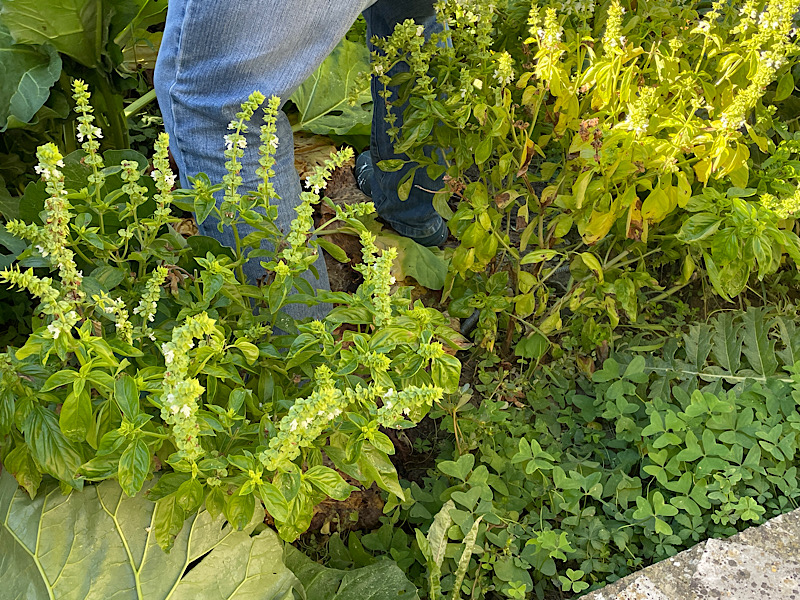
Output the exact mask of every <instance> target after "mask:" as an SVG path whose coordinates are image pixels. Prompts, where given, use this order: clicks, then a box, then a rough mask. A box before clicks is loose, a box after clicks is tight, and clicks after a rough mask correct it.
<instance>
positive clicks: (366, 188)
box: [354, 151, 448, 247]
mask: <svg viewBox="0 0 800 600" xmlns="http://www.w3.org/2000/svg"><path fill="white" fill-rule="evenodd" d="M354 171H355V177H356V185H357V186H358V189H359V190H361V192H362V193H363V194H364V195H365V196H369V197H370V198H372V177H373V174H374V172H375V167H374V165H373V164H372V155H371V154H370V153H369V151H367V152H362V153H361V154H359V155H358V156H357V157H356V166H355V169H354ZM436 218H437V219H438V224H437V227H436V231H435V232H434V233H432V234H430V235H428V236H425V237H421V238H420V237H413V236H410V235H407V236H404V237H407V238H410V239H412V240H414V241H415V242H417V243H418V244H419V245H420V246H427V247H432V246H441V245H442V244H444V243H445V241H446V240H447V235H448V231H447V223H446V222H445V220H444V219H442V217H440V216H439V215H436ZM389 225H391V223H389ZM401 235H403V234H401Z"/></svg>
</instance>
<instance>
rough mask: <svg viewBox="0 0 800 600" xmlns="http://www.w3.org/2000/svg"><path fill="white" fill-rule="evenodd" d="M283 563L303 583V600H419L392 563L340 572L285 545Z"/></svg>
mask: <svg viewBox="0 0 800 600" xmlns="http://www.w3.org/2000/svg"><path fill="white" fill-rule="evenodd" d="M284 561H285V563H286V566H287V567H289V568H290V569H291V570H292V571H293V572H294V574H295V575H296V576H297V578H298V579H299V580H300V581H302V582H303V588H304V590H305V598H306V600H419V596H418V595H417V590H416V588H415V587H414V585H413V584H412V583H411V582H410V581H409V580H408V578H407V577H406V576H405V575H404V574H403V571H402V570H401V569H400V567H398V566H397V564H395V563H394V562H393V561H391V560H383V561H380V562H376V563H374V564H371V565H368V566H366V567H361V568H360V569H352V570H347V571H340V570H338V569H329V568H327V567H324V566H322V565H321V564H319V563H317V562H314V561H313V560H311V559H310V558H308V557H307V556H306V555H305V554H303V553H302V552H300V551H299V550H297V549H296V548H295V547H294V546H290V545H288V544H287V545H286V548H285V553H284Z"/></svg>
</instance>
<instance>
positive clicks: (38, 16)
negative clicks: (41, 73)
mask: <svg viewBox="0 0 800 600" xmlns="http://www.w3.org/2000/svg"><path fill="white" fill-rule="evenodd" d="M0 8H2V10H0V19H2V21H3V23H4V24H5V25H6V27H8V29H9V31H10V32H11V35H12V36H13V37H14V41H15V42H16V43H18V44H50V45H51V46H53V47H54V48H55V49H56V50H58V51H59V52H62V53H63V54H66V55H67V56H71V57H72V58H74V59H75V60H77V61H78V62H79V63H81V64H83V65H86V66H87V67H92V68H93V67H97V66H98V64H99V61H100V52H101V50H102V47H103V27H104V25H103V22H104V19H105V15H103V14H102V10H103V5H102V2H100V1H99V0H48V1H47V2H42V0H3V1H2V2H0ZM98 13H99V14H98ZM98 17H99V18H98Z"/></svg>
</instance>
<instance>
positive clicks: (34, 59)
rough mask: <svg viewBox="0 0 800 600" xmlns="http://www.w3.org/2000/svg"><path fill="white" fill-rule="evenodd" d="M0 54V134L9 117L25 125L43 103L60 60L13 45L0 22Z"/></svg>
mask: <svg viewBox="0 0 800 600" xmlns="http://www.w3.org/2000/svg"><path fill="white" fill-rule="evenodd" d="M0 52H2V54H3V60H2V61H0V131H5V130H6V127H7V126H8V119H9V117H14V118H15V119H17V120H18V121H22V122H23V123H27V122H28V121H30V120H31V119H32V118H33V116H34V115H35V114H36V111H37V110H39V109H40V108H41V107H42V105H43V104H44V103H45V102H46V101H47V99H48V98H49V97H50V86H52V85H53V84H54V83H55V82H56V80H57V79H58V77H59V75H60V74H61V58H60V57H59V56H58V54H57V53H56V52H55V51H54V50H53V49H52V48H50V47H33V46H25V45H22V44H15V43H14V40H13V38H12V37H11V34H10V33H9V31H8V29H7V28H6V27H5V25H3V24H2V23H0ZM6 216H8V215H6Z"/></svg>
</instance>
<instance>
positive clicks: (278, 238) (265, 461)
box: [0, 81, 465, 548]
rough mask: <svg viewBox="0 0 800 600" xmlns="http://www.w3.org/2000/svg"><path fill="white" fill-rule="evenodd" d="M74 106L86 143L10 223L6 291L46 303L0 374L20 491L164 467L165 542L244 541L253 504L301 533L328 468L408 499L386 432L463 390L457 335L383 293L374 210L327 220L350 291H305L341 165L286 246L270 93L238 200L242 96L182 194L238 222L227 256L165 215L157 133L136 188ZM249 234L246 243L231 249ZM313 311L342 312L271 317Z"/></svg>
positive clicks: (83, 104)
mask: <svg viewBox="0 0 800 600" xmlns="http://www.w3.org/2000/svg"><path fill="white" fill-rule="evenodd" d="M75 100H76V104H77V107H78V111H79V113H80V114H79V116H78V122H79V125H78V132H79V136H80V137H81V139H82V141H83V150H82V151H78V152H77V153H75V154H72V155H68V156H66V157H62V156H61V154H60V153H59V152H58V150H57V149H56V147H55V146H54V145H52V144H48V145H46V146H43V147H42V148H40V151H39V158H40V164H39V165H38V167H37V172H38V173H39V174H41V175H42V177H43V179H44V182H45V187H46V189H45V190H44V192H45V196H46V197H45V198H44V213H43V221H42V224H41V225H39V224H37V223H36V222H35V221H34V222H23V221H21V220H14V221H10V222H9V223H8V224H7V230H8V231H9V232H10V233H12V234H14V235H16V236H18V237H20V238H22V239H25V240H27V241H28V242H29V243H30V245H29V247H28V248H27V249H26V250H25V251H23V252H22V253H21V254H20V255H19V257H18V259H19V262H18V263H16V264H15V265H14V266H13V267H11V268H9V269H6V270H4V271H3V272H2V274H1V275H0V278H2V279H3V280H4V281H6V282H8V283H9V284H11V285H14V286H17V287H20V288H23V289H25V290H27V291H28V292H30V293H31V294H32V295H33V296H34V297H35V298H36V299H37V300H38V301H39V303H40V304H39V306H38V308H37V314H38V315H39V316H38V317H37V319H36V321H35V324H34V325H35V327H34V331H33V333H32V334H31V335H30V336H29V337H28V339H27V341H26V342H25V344H24V345H23V346H22V347H21V348H19V349H16V350H14V351H12V352H10V353H9V354H7V355H3V357H2V362H1V363H0V364H2V387H0V390H2V399H1V401H0V435H2V436H3V437H2V438H0V442H2V458H3V463H4V465H5V466H6V468H7V469H8V470H9V471H10V472H12V473H13V474H14V475H15V477H16V478H17V481H18V482H19V483H20V484H21V485H22V486H23V487H24V488H25V489H26V490H27V491H28V492H29V494H30V495H31V497H34V496H35V494H36V492H37V489H38V487H39V485H40V483H41V481H42V476H43V475H44V474H46V475H50V476H52V477H54V478H56V479H58V480H59V481H60V482H61V483H62V484H63V485H64V486H68V487H72V488H75V489H81V488H82V487H83V485H84V483H85V482H86V481H103V480H106V479H112V478H113V479H116V480H117V481H118V482H119V484H120V486H121V487H122V489H123V490H124V492H125V494H126V495H128V496H136V495H137V494H139V493H140V491H141V490H142V488H143V486H144V484H145V482H146V481H147V480H148V479H150V477H151V476H152V473H153V472H154V471H155V470H156V469H157V468H162V469H165V470H167V472H166V473H165V474H164V475H163V476H162V477H161V478H160V479H159V482H158V484H157V485H156V486H154V487H152V488H151V489H149V491H148V497H149V498H150V499H151V500H153V501H155V502H156V503H157V510H158V511H159V514H161V515H164V518H163V519H159V520H158V521H157V522H156V523H155V524H154V530H153V535H154V538H155V539H156V540H157V541H158V543H159V544H160V545H162V547H164V548H169V547H170V546H171V545H172V543H173V540H174V538H175V536H176V535H177V534H178V533H179V532H180V531H181V530H182V527H183V523H184V520H185V519H186V518H187V517H188V516H190V515H192V514H194V513H195V512H196V511H197V510H198V508H200V507H201V506H205V508H206V510H207V511H208V512H209V513H210V514H211V516H212V517H214V518H216V516H217V515H218V514H220V513H224V514H225V516H226V518H227V519H228V521H229V522H230V523H232V524H233V525H234V527H236V528H242V527H244V526H245V525H246V524H247V522H248V520H249V518H250V516H251V515H252V512H253V506H254V505H255V503H256V502H257V501H261V502H263V503H264V504H265V506H266V507H267V511H268V512H269V514H270V515H271V516H272V518H273V520H274V522H275V524H276V527H277V529H278V531H279V533H280V535H281V536H282V537H283V538H284V539H286V540H294V539H295V538H296V537H297V536H298V535H300V534H301V533H302V532H304V531H305V530H306V529H307V528H308V526H309V523H310V521H311V517H312V515H313V509H314V506H315V505H316V504H317V503H319V502H320V501H321V500H323V499H325V498H328V497H330V498H335V499H339V500H342V499H344V498H346V497H347V496H348V495H349V494H350V492H351V490H352V489H354V488H353V486H351V485H349V484H348V483H346V482H345V480H344V479H343V477H342V475H341V473H345V474H347V475H349V476H350V477H352V478H353V479H354V480H357V481H359V482H361V483H362V484H363V485H367V486H369V485H370V484H372V483H373V482H374V483H376V484H377V485H378V486H379V487H381V488H382V489H384V490H386V491H388V492H390V493H392V494H394V495H396V496H398V497H399V498H404V492H403V490H402V488H401V487H400V486H399V484H398V479H397V473H396V471H395V469H394V466H393V465H392V463H391V462H390V460H389V458H388V455H389V454H391V453H393V452H394V446H393V444H392V442H391V440H390V438H389V437H388V436H387V435H386V434H385V433H384V432H383V431H382V430H381V429H382V428H405V427H410V426H412V425H413V423H415V422H416V421H418V420H419V419H420V418H422V417H423V416H424V414H425V413H426V412H427V411H428V409H429V408H430V406H431V404H432V402H434V401H435V400H436V399H438V398H440V397H441V394H442V393H443V391H445V392H449V391H454V390H455V389H456V388H457V386H458V380H459V375H460V369H461V365H460V362H459V361H458V359H457V358H455V357H454V356H452V355H451V354H448V353H447V352H445V347H449V348H452V349H453V350H455V349H457V348H458V347H459V345H460V344H461V345H463V343H464V341H465V340H463V338H462V337H461V336H460V335H459V334H458V333H456V332H455V331H453V330H452V329H451V328H450V327H449V325H448V323H447V321H446V319H445V317H444V316H443V315H441V314H440V313H439V312H438V311H436V310H434V309H429V308H426V307H424V306H423V305H422V304H421V303H419V302H413V301H412V299H411V297H410V293H409V291H410V290H403V289H399V290H396V291H395V292H394V293H390V289H391V286H392V281H391V276H390V274H389V271H390V266H391V263H392V260H393V259H394V256H395V252H394V250H393V249H391V248H389V249H387V250H385V251H384V252H379V251H378V249H377V247H376V246H375V244H374V236H372V235H371V234H370V233H369V232H368V231H367V229H366V227H365V226H364V225H363V224H362V223H361V222H360V221H359V220H358V218H357V217H358V215H362V214H368V213H370V212H371V211H372V210H373V209H372V206H371V205H369V204H364V205H355V206H351V207H348V208H346V209H342V208H335V210H336V211H337V212H336V215H337V218H338V220H339V221H341V222H343V223H346V224H347V225H348V226H349V227H352V228H354V229H356V230H358V231H360V233H361V239H362V243H363V246H364V250H363V265H361V267H360V269H361V272H362V274H363V276H364V281H363V283H362V285H361V286H360V288H359V289H358V291H357V292H356V293H355V294H352V295H351V294H344V293H330V292H326V293H320V294H317V293H316V292H315V290H314V289H313V288H312V287H311V285H310V284H309V282H308V280H307V279H305V278H304V277H303V275H305V274H306V271H307V270H308V269H309V268H310V266H311V265H312V264H313V262H314V261H315V260H316V254H317V252H318V246H319V244H320V243H321V242H319V241H318V240H317V239H316V237H315V234H317V233H319V231H317V230H314V229H313V220H312V219H311V213H312V207H313V205H314V204H315V203H317V202H319V201H320V198H319V195H318V193H319V191H320V190H321V189H323V188H324V187H325V182H326V178H327V177H328V176H329V174H330V172H331V170H332V169H333V168H334V167H335V166H337V165H340V164H342V163H343V162H344V161H346V160H347V158H348V152H346V151H343V152H342V153H339V154H337V155H335V156H333V157H332V159H331V160H330V161H328V163H327V164H326V165H325V166H324V167H321V168H320V169H319V170H318V171H317V173H316V174H315V175H313V176H312V177H311V178H310V183H311V186H312V187H313V188H315V190H314V191H310V192H305V193H304V194H303V196H302V201H303V202H302V204H301V205H300V206H299V207H298V209H297V212H298V217H297V218H296V219H295V220H294V221H293V223H292V226H291V230H290V231H289V232H288V233H287V234H286V235H285V236H284V234H283V233H281V232H280V231H278V229H277V228H276V226H275V225H274V222H273V220H274V218H275V214H276V211H277V209H276V208H275V207H274V206H272V205H271V200H272V199H273V198H274V197H275V192H274V189H273V188H272V186H271V184H270V177H271V176H272V166H273V164H274V158H273V153H274V150H275V147H276V145H277V140H276V138H275V119H276V115H277V110H278V106H279V101H278V99H277V98H272V99H271V100H270V101H269V103H268V106H267V107H266V108H265V110H264V115H265V122H264V124H263V125H262V127H261V130H260V139H261V143H262V144H261V152H260V155H261V159H260V168H259V175H261V177H262V183H261V184H260V185H259V187H258V189H257V190H254V191H253V192H251V193H249V194H247V195H245V194H242V193H240V190H239V182H240V181H241V178H240V177H239V171H240V169H241V166H240V163H239V160H240V158H241V156H242V152H243V150H242V149H243V146H244V143H245V140H246V139H247V138H248V133H249V132H248V125H247V122H248V120H249V119H250V118H251V117H252V115H253V114H254V112H255V111H256V109H258V107H259V105H260V104H261V103H262V102H263V101H264V100H265V99H264V98H263V96H261V95H260V94H258V93H255V94H253V96H252V97H251V98H250V99H249V100H248V102H247V103H246V104H245V105H244V106H243V108H242V111H241V112H240V113H239V114H238V116H237V119H236V120H235V121H234V122H233V123H232V124H231V134H230V135H228V136H227V138H226V146H227V150H226V153H225V155H226V158H227V163H226V165H227V167H228V174H227V175H226V176H225V177H224V180H223V181H222V182H221V183H216V182H210V181H209V180H208V178H207V177H206V176H204V175H202V174H201V175H199V176H198V177H197V178H196V179H195V181H194V183H195V187H194V189H193V190H191V191H188V192H185V193H183V195H182V196H181V198H182V200H180V202H182V203H183V204H188V205H189V206H192V207H193V209H194V211H195V213H196V214H197V218H198V220H200V221H202V220H204V219H205V218H207V216H208V215H209V214H211V213H212V212H215V213H216V214H217V216H218V217H219V219H220V222H221V224H222V225H224V226H227V227H231V228H232V229H233V231H234V232H235V238H236V247H235V248H233V249H226V248H223V247H221V246H220V245H219V244H218V243H217V242H215V241H214V240H212V239H210V238H202V237H199V236H198V237H194V238H190V239H189V240H188V241H186V240H184V239H183V238H182V237H181V236H179V235H177V234H176V232H175V231H174V229H172V227H171V223H172V222H174V221H175V218H174V217H173V216H172V215H171V206H172V204H173V202H176V201H178V200H177V199H176V198H175V195H174V194H173V191H172V187H173V183H174V177H175V176H174V175H173V174H172V173H171V171H170V169H169V163H168V160H167V141H168V140H167V138H166V136H165V135H162V136H161V137H160V138H159V141H158V143H157V151H156V154H155V156H154V159H153V170H152V176H151V177H150V178H148V179H146V180H145V179H142V177H141V176H142V174H143V172H144V171H145V169H146V168H147V161H146V160H145V159H144V158H143V157H141V158H140V157H139V156H138V155H136V154H135V153H130V152H128V153H115V152H107V153H106V154H105V155H101V154H100V153H99V151H98V149H99V144H98V142H97V138H98V137H99V129H98V128H97V127H96V126H95V125H94V123H93V119H94V117H93V113H92V108H91V106H90V105H89V95H88V92H87V90H86V86H85V84H83V83H82V82H80V81H76V82H75ZM107 164H108V166H107ZM217 191H219V192H220V195H221V196H222V201H221V203H220V204H219V205H217V204H216V202H215V201H214V196H213V194H214V193H216V192H217ZM330 223H334V222H330ZM244 224H246V225H248V226H250V227H251V233H248V234H247V235H246V236H240V235H239V231H240V229H239V228H240V227H242V226H243V225H244ZM222 225H221V226H222ZM327 226H328V225H327V224H326V225H324V226H323V227H327ZM254 259H257V260H259V259H260V260H261V264H262V265H263V266H264V267H265V268H266V270H267V274H268V276H267V280H266V282H265V284H264V285H263V286H260V287H259V286H255V285H250V284H249V283H248V282H247V281H246V280H245V278H244V274H243V271H242V268H241V267H242V265H243V264H244V262H245V261H246V260H254ZM50 273H52V275H51V276H49V274H50ZM84 273H86V275H84ZM319 301H323V302H330V303H332V304H334V305H335V307H334V308H333V310H331V312H330V314H329V315H328V317H327V318H326V319H325V321H324V322H320V321H312V322H309V323H299V322H295V321H294V320H293V319H292V318H291V317H289V316H288V315H286V314H285V312H283V310H282V309H283V308H284V307H285V306H286V305H287V304H289V303H293V302H305V303H309V304H313V303H316V302H319ZM254 307H256V308H257V311H254V310H253V308H254ZM343 325H345V327H342V326H343ZM278 327H279V328H280V329H282V330H283V331H284V332H287V334H286V335H279V334H278V332H276V331H275V328H278ZM327 461H329V462H327ZM330 465H333V466H334V467H335V469H334V468H332V466H330Z"/></svg>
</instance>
